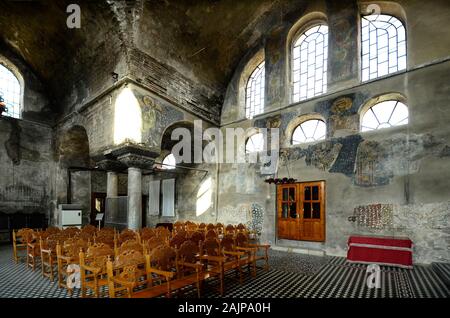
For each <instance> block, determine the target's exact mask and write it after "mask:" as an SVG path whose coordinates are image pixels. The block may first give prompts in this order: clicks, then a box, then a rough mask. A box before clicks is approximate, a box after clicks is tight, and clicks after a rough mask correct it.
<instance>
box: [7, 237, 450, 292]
mask: <svg viewBox="0 0 450 318" xmlns="http://www.w3.org/2000/svg"><path fill="white" fill-rule="evenodd" d="M279 253H280V252H278V254H274V257H273V259H272V260H271V269H270V270H269V271H264V270H259V271H258V273H257V276H256V277H251V276H250V275H247V273H246V275H245V279H244V282H243V284H239V282H238V281H236V280H235V279H234V278H235V276H234V274H230V275H228V276H227V278H226V283H225V286H226V290H225V295H224V296H225V297H229V298H266V297H274V298H285V297H294V298H448V297H449V296H450V290H449V287H448V286H446V284H445V282H444V281H443V280H442V279H441V278H440V277H439V275H437V274H436V272H435V271H433V269H432V268H431V266H419V265H416V266H414V269H413V270H407V269H400V268H394V267H384V266H383V267H381V288H378V289H375V288H373V289H370V288H368V287H367V284H366V280H367V277H368V275H369V274H368V273H366V266H365V265H362V264H350V263H347V262H346V260H345V258H342V257H327V258H326V261H323V262H322V263H320V262H318V261H317V260H314V261H311V259H308V258H307V257H306V256H305V259H304V261H303V263H306V265H305V264H302V256H301V255H298V254H295V255H291V254H289V253H286V254H285V255H282V254H279ZM11 254H12V251H11V248H9V247H5V246H3V247H0V297H2V298H70V297H79V291H78V290H75V292H74V294H73V295H72V296H71V295H69V294H68V293H67V291H66V290H65V289H63V288H58V286H57V283H56V282H50V281H49V280H48V279H47V278H43V277H42V276H41V273H40V270H36V271H35V272H33V271H32V270H31V269H28V268H26V267H25V265H24V263H19V264H16V263H14V261H12V257H11ZM286 257H288V258H295V259H296V260H297V262H298V264H300V265H299V268H305V269H306V271H305V272H304V273H303V272H301V271H298V270H297V271H288V270H286V266H285V265H286V259H285V258H286ZM277 259H278V260H280V265H281V266H277ZM311 264H315V266H316V268H315V269H314V270H312V269H311ZM216 286H217V282H216V281H211V282H207V283H206V284H205V289H204V292H203V295H202V297H205V298H219V297H220V295H219V294H218V293H217V291H216V289H215V288H214V287H216ZM182 297H186V298H190V297H196V291H195V290H186V291H185V292H183V294H182Z"/></svg>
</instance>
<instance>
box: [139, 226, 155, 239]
mask: <svg viewBox="0 0 450 318" xmlns="http://www.w3.org/2000/svg"><path fill="white" fill-rule="evenodd" d="M140 236H141V240H142V242H144V241H147V240H149V239H151V238H152V237H154V236H156V234H155V230H154V229H152V228H148V227H145V228H143V229H141V232H140Z"/></svg>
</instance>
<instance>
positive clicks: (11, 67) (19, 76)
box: [0, 55, 25, 120]
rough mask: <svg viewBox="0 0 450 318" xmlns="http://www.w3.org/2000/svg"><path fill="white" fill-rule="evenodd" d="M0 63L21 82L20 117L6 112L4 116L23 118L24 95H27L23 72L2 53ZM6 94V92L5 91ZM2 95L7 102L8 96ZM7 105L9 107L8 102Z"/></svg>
mask: <svg viewBox="0 0 450 318" xmlns="http://www.w3.org/2000/svg"><path fill="white" fill-rule="evenodd" d="M0 65H1V66H3V67H4V68H5V69H6V70H7V71H9V72H10V73H11V74H12V75H13V76H14V77H15V78H16V80H17V81H18V83H19V89H20V92H19V103H18V108H19V111H18V117H15V116H10V115H7V114H6V113H4V114H3V116H5V117H10V118H14V119H19V120H20V119H22V114H23V112H24V109H25V107H24V99H25V98H24V95H25V81H24V79H23V76H22V74H21V72H20V71H19V69H18V67H17V66H16V65H14V64H13V63H11V62H10V61H9V60H8V59H6V58H5V57H3V56H2V55H0ZM3 94H4V92H3ZM2 97H3V98H4V99H5V102H7V100H6V98H5V96H4V95H2ZM6 107H7V108H8V104H7V105H6Z"/></svg>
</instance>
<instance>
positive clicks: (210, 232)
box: [205, 229, 218, 238]
mask: <svg viewBox="0 0 450 318" xmlns="http://www.w3.org/2000/svg"><path fill="white" fill-rule="evenodd" d="M217 237H218V234H217V232H216V230H214V229H213V230H208V231H206V234H205V238H217Z"/></svg>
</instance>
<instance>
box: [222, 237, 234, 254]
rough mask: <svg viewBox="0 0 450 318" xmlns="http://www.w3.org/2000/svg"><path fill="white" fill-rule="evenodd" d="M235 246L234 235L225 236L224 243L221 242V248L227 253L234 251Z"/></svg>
mask: <svg viewBox="0 0 450 318" xmlns="http://www.w3.org/2000/svg"><path fill="white" fill-rule="evenodd" d="M234 246H235V241H234V238H233V235H231V234H227V235H225V236H224V238H223V239H222V241H220V247H221V249H222V250H225V251H233V250H234Z"/></svg>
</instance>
